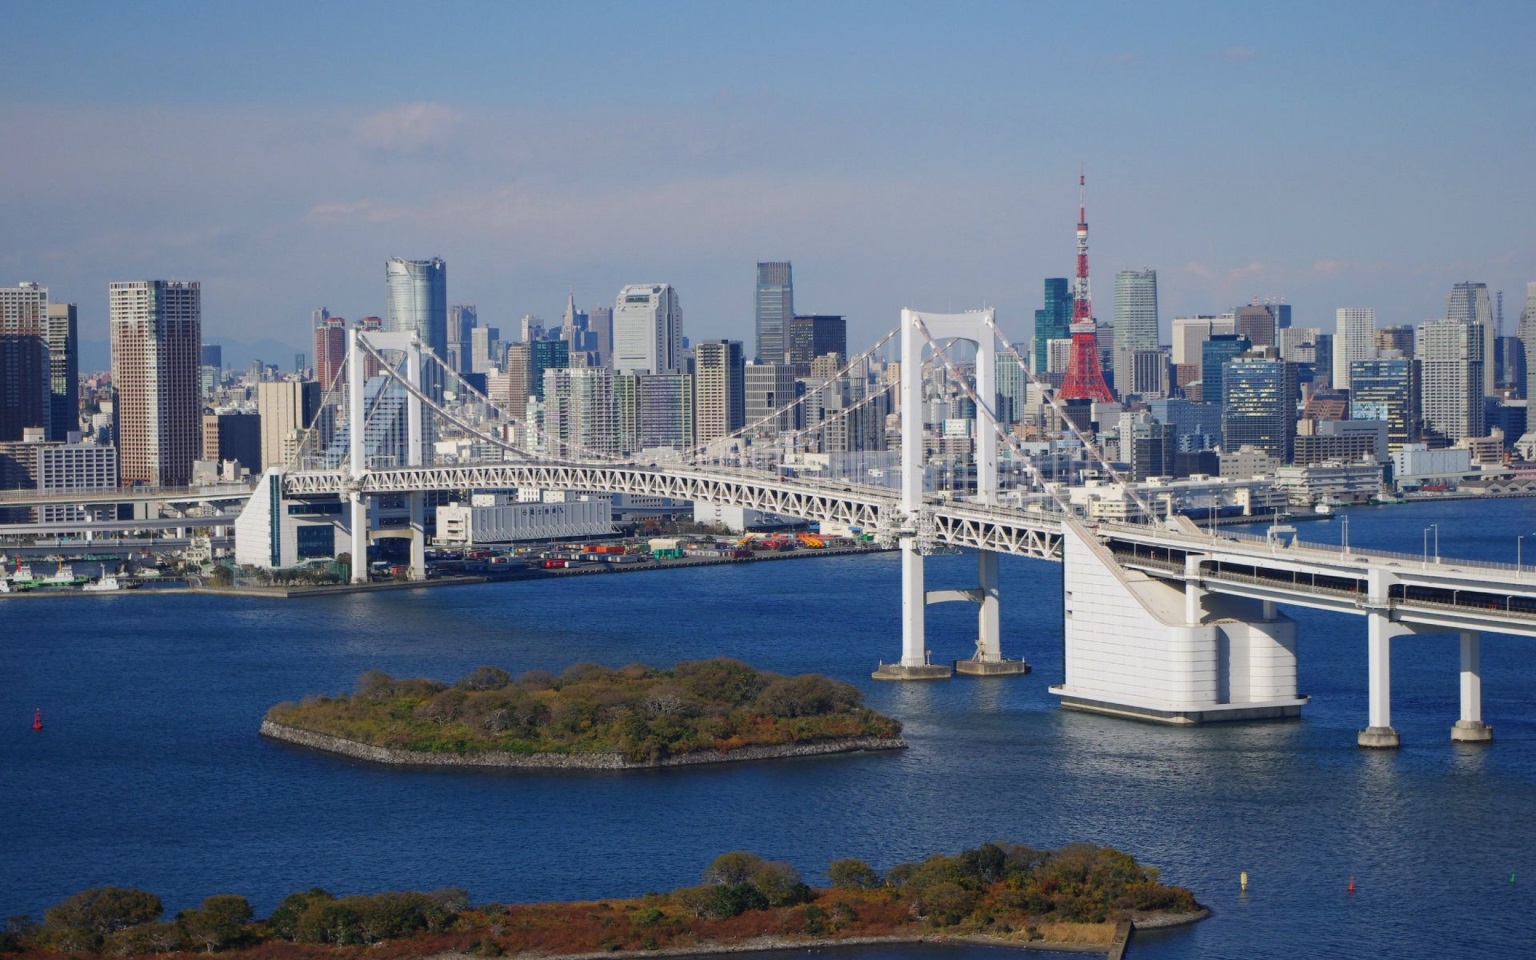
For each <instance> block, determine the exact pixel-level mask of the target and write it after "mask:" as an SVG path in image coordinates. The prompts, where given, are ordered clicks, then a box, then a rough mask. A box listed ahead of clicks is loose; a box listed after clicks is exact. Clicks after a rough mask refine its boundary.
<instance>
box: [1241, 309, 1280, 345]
mask: <svg viewBox="0 0 1536 960" xmlns="http://www.w3.org/2000/svg"><path fill="white" fill-rule="evenodd" d="M1234 313H1235V314H1236V317H1235V322H1236V325H1237V326H1236V329H1237V332H1238V333H1240V334H1242V335H1243V336H1245V337H1247V338H1248V340H1249V342H1250V343H1252V344H1253V345H1254V346H1256V347H1274V346H1278V345H1279V342H1280V341H1279V323H1278V322H1277V321H1276V319H1275V315H1274V314H1273V313H1271V312H1270V309H1269V307H1267V306H1265V305H1264V304H1261V303H1253V304H1249V305H1248V306H1246V307H1238V308H1237V310H1236V311H1234Z"/></svg>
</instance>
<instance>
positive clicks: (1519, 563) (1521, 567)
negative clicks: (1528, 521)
mask: <svg viewBox="0 0 1536 960" xmlns="http://www.w3.org/2000/svg"><path fill="white" fill-rule="evenodd" d="M1526 537H1536V533H1522V534H1520V536H1518V537H1516V538H1515V576H1517V577H1518V576H1520V574H1522V573H1524V572H1525V564H1524V561H1523V560H1522V558H1521V556H1520V548H1521V547H1523V546H1525V538H1526Z"/></svg>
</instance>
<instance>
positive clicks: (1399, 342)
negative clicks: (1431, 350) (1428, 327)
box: [1376, 323, 1413, 360]
mask: <svg viewBox="0 0 1536 960" xmlns="http://www.w3.org/2000/svg"><path fill="white" fill-rule="evenodd" d="M1393 351H1396V356H1400V357H1406V358H1407V359H1409V360H1412V359H1413V327H1412V326H1411V325H1410V324H1406V323H1404V324H1399V325H1398V326H1395V327H1382V328H1381V329H1380V330H1377V331H1376V355H1377V356H1380V357H1387V358H1391V357H1392V356H1393V355H1394V353H1393Z"/></svg>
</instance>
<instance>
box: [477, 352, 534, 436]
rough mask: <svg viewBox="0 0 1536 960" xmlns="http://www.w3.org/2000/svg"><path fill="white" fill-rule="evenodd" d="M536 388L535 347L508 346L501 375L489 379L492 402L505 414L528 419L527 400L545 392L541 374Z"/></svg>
mask: <svg viewBox="0 0 1536 960" xmlns="http://www.w3.org/2000/svg"><path fill="white" fill-rule="evenodd" d="M538 379H539V381H540V383H539V385H538V386H537V387H535V385H534V376H533V346H532V345H531V344H527V343H509V344H507V356H506V362H505V366H504V368H503V370H502V372H501V374H500V375H497V376H494V377H493V378H492V379H491V380H488V384H489V385H488V387H487V389H489V390H491V391H492V392H491V394H490V395H489V396H490V400H491V402H492V403H494V404H495V405H496V406H497V407H498V408H499V409H500V410H501V411H502V412H503V413H505V414H507V415H509V416H512V417H515V418H517V419H518V420H522V419H524V418H525V417H526V416H527V410H528V398H529V397H531V396H535V395H536V394H537V393H539V392H542V391H543V380H544V376H543V374H542V373H541V374H540V375H539V378H538Z"/></svg>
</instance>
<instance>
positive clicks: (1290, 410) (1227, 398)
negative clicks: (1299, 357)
mask: <svg viewBox="0 0 1536 960" xmlns="http://www.w3.org/2000/svg"><path fill="white" fill-rule="evenodd" d="M1222 384H1223V404H1222V417H1221V436H1222V445H1223V449H1225V450H1228V451H1235V450H1237V449H1238V448H1239V447H1242V446H1245V445H1246V446H1254V447H1258V448H1259V449H1261V450H1263V451H1265V452H1266V453H1268V454H1269V455H1270V456H1272V457H1276V458H1278V459H1279V460H1280V461H1281V462H1282V463H1290V462H1291V457H1292V455H1293V454H1294V452H1295V448H1296V399H1297V392H1296V365H1295V364H1294V363H1287V362H1285V361H1284V360H1281V359H1278V358H1276V357H1265V356H1242V357H1233V358H1232V359H1231V360H1229V361H1227V362H1226V363H1225V364H1224V365H1223V367H1222Z"/></svg>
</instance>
